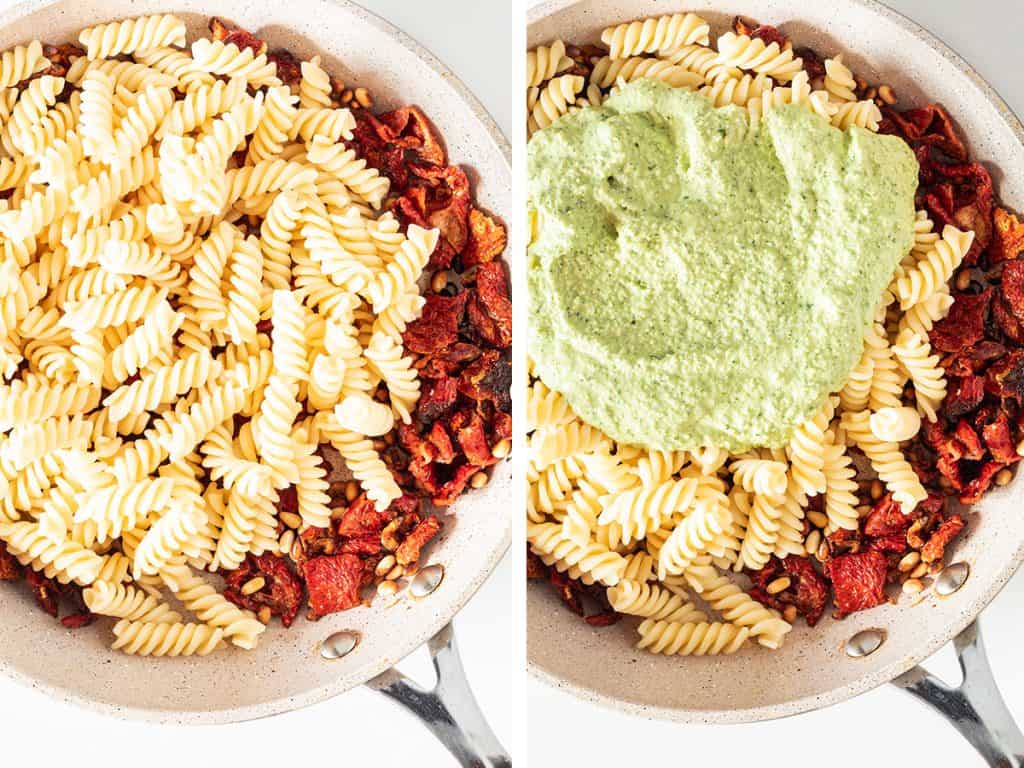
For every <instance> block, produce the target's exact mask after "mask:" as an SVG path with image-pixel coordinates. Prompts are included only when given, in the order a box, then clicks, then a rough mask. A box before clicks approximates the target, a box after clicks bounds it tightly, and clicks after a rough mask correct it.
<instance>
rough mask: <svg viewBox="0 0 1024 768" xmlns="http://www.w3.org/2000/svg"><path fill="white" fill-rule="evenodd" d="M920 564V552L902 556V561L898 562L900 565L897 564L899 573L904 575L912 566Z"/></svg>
mask: <svg viewBox="0 0 1024 768" xmlns="http://www.w3.org/2000/svg"><path fill="white" fill-rule="evenodd" d="M920 562H921V553H920V552H908V553H907V554H905V555H904V556H903V559H902V560H900V564H899V569H900V572H901V573H906V572H907V571H909V570H910V569H911V568H913V567H914V566H916V565H917V564H918V563H920Z"/></svg>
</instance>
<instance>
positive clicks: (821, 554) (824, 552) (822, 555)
mask: <svg viewBox="0 0 1024 768" xmlns="http://www.w3.org/2000/svg"><path fill="white" fill-rule="evenodd" d="M829 554H830V553H829V548H828V540H827V539H822V540H821V546H819V547H818V551H817V553H816V554H815V557H817V558H818V560H819V561H820V562H822V563H824V562H825V561H826V560H828V556H829Z"/></svg>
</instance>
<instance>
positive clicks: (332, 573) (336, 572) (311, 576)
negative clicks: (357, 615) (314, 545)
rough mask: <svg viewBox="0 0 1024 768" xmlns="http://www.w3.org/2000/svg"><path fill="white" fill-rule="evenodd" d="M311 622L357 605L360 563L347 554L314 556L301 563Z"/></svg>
mask: <svg viewBox="0 0 1024 768" xmlns="http://www.w3.org/2000/svg"><path fill="white" fill-rule="evenodd" d="M302 573H303V576H304V577H305V579H306V589H307V590H308V591H309V613H308V618H309V619H310V620H311V621H316V620H317V619H319V618H321V617H323V616H326V615H327V614H329V613H337V612H338V611H347V610H348V609H349V608H354V607H355V606H357V605H359V602H360V600H359V588H360V585H361V584H362V577H363V563H362V561H361V560H360V559H359V558H358V557H356V556H355V555H351V554H342V555H331V556H324V557H314V558H312V559H311V560H307V561H306V562H305V563H303V565H302Z"/></svg>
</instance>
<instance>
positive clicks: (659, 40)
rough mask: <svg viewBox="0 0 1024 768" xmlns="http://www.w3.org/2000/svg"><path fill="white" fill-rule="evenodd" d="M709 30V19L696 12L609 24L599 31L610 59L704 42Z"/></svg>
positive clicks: (666, 50)
mask: <svg viewBox="0 0 1024 768" xmlns="http://www.w3.org/2000/svg"><path fill="white" fill-rule="evenodd" d="M710 31H711V28H710V27H709V26H708V23H707V22H706V21H704V19H702V18H701V17H700V16H698V15H697V14H695V13H686V14H683V13H676V14H672V15H671V16H658V17H655V18H651V19H643V20H642V21H632V22H628V23H626V24H619V25H618V26H614V27H608V28H607V29H605V30H604V31H603V32H601V42H602V43H604V44H605V45H606V46H608V49H609V53H610V55H611V57H612V58H613V59H624V58H627V57H629V56H636V55H639V54H644V53H657V54H658V55H659V56H662V57H665V56H667V55H669V54H671V53H672V52H674V51H677V50H679V49H680V48H682V47H683V46H686V45H692V44H694V43H697V44H699V45H707V44H708V35H709V32H710Z"/></svg>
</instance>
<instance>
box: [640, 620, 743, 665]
mask: <svg viewBox="0 0 1024 768" xmlns="http://www.w3.org/2000/svg"><path fill="white" fill-rule="evenodd" d="M637 631H638V632H639V633H640V641H639V642H638V643H637V648H642V649H645V650H648V651H650V652H651V653H663V654H667V655H678V656H706V655H711V656H715V655H718V654H733V653H736V651H738V650H739V649H740V648H742V647H743V645H744V644H745V643H746V642H747V638H748V637H749V636H750V630H749V629H748V628H747V627H738V626H736V625H735V624H724V623H721V622H713V623H710V624H709V623H708V622H705V621H701V622H689V623H686V624H678V623H676V622H673V621H655V620H654V619H644V620H643V621H642V622H641V623H640V626H639V627H638V628H637Z"/></svg>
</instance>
